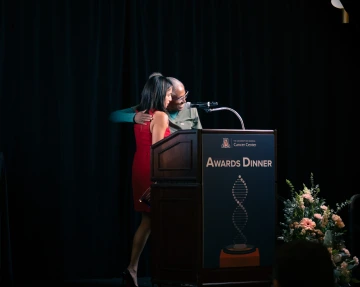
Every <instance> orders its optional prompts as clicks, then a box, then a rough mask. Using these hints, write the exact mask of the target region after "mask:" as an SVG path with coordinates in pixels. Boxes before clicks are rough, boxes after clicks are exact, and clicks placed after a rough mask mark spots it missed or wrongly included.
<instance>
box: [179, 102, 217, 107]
mask: <svg viewBox="0 0 360 287" xmlns="http://www.w3.org/2000/svg"><path fill="white" fill-rule="evenodd" d="M186 106H187V107H188V108H203V109H208V108H211V107H216V106H218V103H217V102H186Z"/></svg>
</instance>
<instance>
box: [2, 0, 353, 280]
mask: <svg viewBox="0 0 360 287" xmlns="http://www.w3.org/2000/svg"><path fill="white" fill-rule="evenodd" d="M0 3H1V6H0V9H1V11H0V43H1V45H0V150H1V151H3V152H4V156H5V159H6V162H7V175H8V192H9V213H10V228H11V234H12V239H13V243H12V248H13V253H12V254H13V265H14V276H15V279H17V280H21V279H38V278H44V279H49V280H52V279H59V280H62V279H79V278H94V277H96V278H110V277H113V276H116V275H117V274H118V273H119V272H120V271H121V270H122V269H124V268H125V267H126V266H127V264H128V260H129V256H130V246H131V241H132V237H133V234H134V231H135V229H136V227H137V225H138V223H139V220H140V218H139V216H138V215H136V214H135V213H134V211H133V206H132V205H133V202H132V194H131V180H130V179H131V163H132V156H133V153H134V138H133V131H132V125H131V124H114V123H111V122H109V121H108V115H109V113H110V112H111V111H113V110H116V109H121V108H127V107H130V106H132V105H135V104H137V103H138V102H139V100H140V93H141V90H142V87H143V85H144V83H145V81H146V79H147V77H148V76H149V74H150V73H152V72H161V73H163V74H164V75H166V76H173V77H177V78H179V79H180V80H181V81H183V82H184V84H185V86H186V89H187V90H189V91H190V93H189V98H188V100H189V101H218V102H219V104H220V105H221V106H225V107H230V108H233V109H235V110H236V111H237V112H238V113H240V115H241V116H242V118H243V120H244V123H245V127H246V128H247V129H276V130H277V131H278V175H279V176H278V183H279V184H278V192H279V195H282V196H286V195H287V192H288V189H287V186H286V185H285V179H286V178H287V179H290V180H291V181H292V182H293V183H294V184H295V185H298V186H299V188H301V187H302V183H303V182H304V183H308V180H309V176H310V173H311V172H313V173H314V175H315V181H316V182H317V183H319V184H320V186H321V187H322V193H323V194H322V195H323V196H324V197H326V198H329V201H330V202H331V201H336V202H337V201H343V200H345V199H347V198H350V196H351V195H352V194H354V193H356V192H355V191H354V190H353V189H352V188H351V187H352V186H353V185H354V184H355V183H356V176H357V174H356V164H357V162H356V155H357V148H356V141H355V136H356V122H357V121H356V119H357V108H356V105H355V100H356V96H358V95H359V84H358V83H359V79H358V76H359V72H358V71H359V68H358V67H359V52H358V51H359V47H358V46H356V41H357V40H358V39H357V38H358V34H359V33H358V32H359V31H358V30H357V27H356V26H355V25H354V24H352V23H349V24H342V23H341V10H338V9H336V8H334V7H333V6H331V3H330V0H328V1H325V0H318V1H310V0H305V1H304V0H286V1H285V0H283V1H267V0H261V1H253V0H241V1H239V0H234V1H230V0H229V1H214V0H206V1H205V0H204V1H190V0H186V1H185V0H184V1H181V0H177V1H150V0H149V1H145V0H142V1H140V0H128V1H125V0H124V1H121V0H118V1H115V0H114V1H110V0H108V1H107V0H101V1H90V0H89V1H70V0H59V1H55V0H54V1H51V0H46V1H30V0H29V1H25V0H24V1H19V0H11V1H10V0H9V1H6V0H1V2H0ZM350 21H351V19H350ZM199 113H200V117H201V121H202V124H203V127H204V128H209V129H218V128H219V129H226V128H230V129H232V128H235V129H239V128H241V125H240V122H239V120H238V119H237V117H236V116H235V115H234V114H232V113H231V112H229V111H221V112H216V113H209V114H207V113H205V112H203V111H202V110H199ZM354 165H355V167H354ZM356 191H357V190H356ZM148 250H149V246H147V248H146V250H145V252H144V254H143V256H142V258H141V262H140V270H139V271H140V276H147V275H149V272H150V271H149V260H148V255H149V251H148Z"/></svg>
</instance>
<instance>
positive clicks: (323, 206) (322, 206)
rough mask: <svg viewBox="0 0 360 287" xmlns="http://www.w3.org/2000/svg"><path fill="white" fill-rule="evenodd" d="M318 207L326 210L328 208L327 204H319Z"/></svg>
mask: <svg viewBox="0 0 360 287" xmlns="http://www.w3.org/2000/svg"><path fill="white" fill-rule="evenodd" d="M320 208H321V209H322V210H327V209H328V208H327V206H325V205H321V206H320Z"/></svg>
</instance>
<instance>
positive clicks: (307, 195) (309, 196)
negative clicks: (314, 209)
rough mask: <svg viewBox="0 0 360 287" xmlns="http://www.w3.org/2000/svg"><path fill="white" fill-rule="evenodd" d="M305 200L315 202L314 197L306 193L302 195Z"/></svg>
mask: <svg viewBox="0 0 360 287" xmlns="http://www.w3.org/2000/svg"><path fill="white" fill-rule="evenodd" d="M302 197H303V198H305V199H307V200H308V201H309V202H314V198H313V197H312V195H311V194H309V193H305V194H303V195H302Z"/></svg>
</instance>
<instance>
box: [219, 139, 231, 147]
mask: <svg viewBox="0 0 360 287" xmlns="http://www.w3.org/2000/svg"><path fill="white" fill-rule="evenodd" d="M221 148H231V145H230V142H229V138H223V143H222V145H221Z"/></svg>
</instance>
